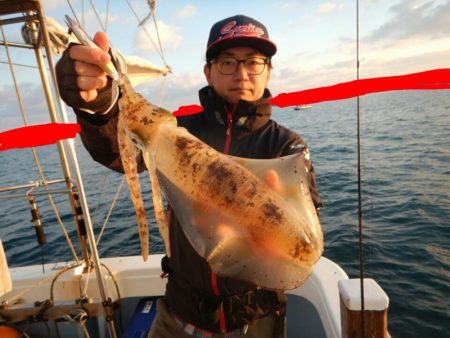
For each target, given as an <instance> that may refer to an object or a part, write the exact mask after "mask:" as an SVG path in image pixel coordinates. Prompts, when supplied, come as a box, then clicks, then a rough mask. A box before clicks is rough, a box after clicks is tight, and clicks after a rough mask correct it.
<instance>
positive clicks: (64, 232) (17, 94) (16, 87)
mask: <svg viewBox="0 0 450 338" xmlns="http://www.w3.org/2000/svg"><path fill="white" fill-rule="evenodd" d="M0 30H1V33H2V38H3V41H4V43H5V51H6V56H7V59H8V64H9V68H10V72H11V76H12V79H13V83H14V89H15V91H16V96H17V100H18V103H19V108H20V113H21V116H22V121H23V124H24V125H25V126H27V125H28V121H27V117H26V113H25V108H24V105H23V101H22V95H21V94H20V91H19V85H18V83H17V79H16V73H15V71H14V67H13V65H12V59H11V55H10V53H9V46H8V42H7V40H6V35H5V32H4V30H3V26H2V25H0ZM31 151H32V153H33V158H34V162H35V164H36V168H37V170H38V172H39V176H40V178H41V180H42V185H43V187H44V189H45V190H46V191H48V186H47V183H46V179H45V177H44V172H43V170H42V168H41V165H40V162H39V159H38V155H37V152H36V148H34V147H32V148H31ZM47 196H48V200H49V203H50V205H51V207H52V209H53V212H54V214H55V217H56V219H57V220H58V223H59V225H60V227H61V230H62V232H63V234H64V236H65V237H66V241H67V243H68V244H69V247H70V249H71V251H72V255H73V257H74V259H75V260H76V261H77V262H78V256H77V254H76V252H75V249H74V247H73V245H72V241H71V240H70V237H69V235H68V233H67V230H66V228H65V226H64V223H63V222H62V220H61V217H60V216H59V212H58V210H57V208H56V205H55V203H54V201H53V198H52V196H51V195H50V194H48V195H47Z"/></svg>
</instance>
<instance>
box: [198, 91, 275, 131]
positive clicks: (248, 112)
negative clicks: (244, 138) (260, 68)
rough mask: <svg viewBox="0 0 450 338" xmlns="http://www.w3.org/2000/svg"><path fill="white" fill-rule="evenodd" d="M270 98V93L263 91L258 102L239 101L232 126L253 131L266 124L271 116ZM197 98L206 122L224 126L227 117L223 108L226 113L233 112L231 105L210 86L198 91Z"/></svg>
mask: <svg viewBox="0 0 450 338" xmlns="http://www.w3.org/2000/svg"><path fill="white" fill-rule="evenodd" d="M271 97H272V95H271V94H270V91H269V90H268V89H265V90H264V94H263V96H262V97H261V98H260V99H259V100H256V101H245V100H240V101H239V103H238V106H237V108H235V109H236V110H235V111H234V113H233V126H235V127H239V128H243V129H244V130H246V131H253V130H256V129H258V128H260V127H262V126H263V125H264V124H266V123H267V121H269V119H270V116H271V114H272V107H271V106H270V104H269V99H270V98H271ZM199 98H200V103H201V105H202V107H203V109H204V114H205V118H206V119H207V120H208V122H209V123H213V124H220V125H225V126H226V125H227V119H228V116H227V111H226V108H225V107H227V108H228V111H233V108H234V107H233V105H231V104H229V103H228V102H226V101H225V100H224V99H223V98H222V97H220V96H218V95H217V94H216V93H215V92H214V90H213V89H212V87H210V86H206V87H204V88H202V89H200V91H199Z"/></svg>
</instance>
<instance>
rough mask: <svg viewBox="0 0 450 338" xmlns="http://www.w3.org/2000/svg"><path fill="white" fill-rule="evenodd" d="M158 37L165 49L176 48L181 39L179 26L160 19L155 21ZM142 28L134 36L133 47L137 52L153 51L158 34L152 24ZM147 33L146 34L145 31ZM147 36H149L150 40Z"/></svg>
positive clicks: (156, 43)
mask: <svg viewBox="0 0 450 338" xmlns="http://www.w3.org/2000/svg"><path fill="white" fill-rule="evenodd" d="M157 26H158V34H159V39H160V40H161V41H162V42H163V43H164V48H165V49H172V50H173V49H177V48H178V46H179V45H180V43H181V41H182V36H181V34H180V30H181V29H180V28H179V27H175V26H169V25H167V24H166V23H164V22H163V21H161V20H158V21H157ZM145 30H146V31H144V30H142V29H141V30H139V31H138V32H137V35H136V38H135V49H136V50H137V51H138V52H155V51H156V50H155V45H156V46H158V34H157V31H156V29H155V27H154V26H153V25H151V26H148V27H146V28H145ZM146 32H147V33H148V34H147V33H146ZM149 36H150V38H151V41H153V43H152V42H151V41H150V39H149Z"/></svg>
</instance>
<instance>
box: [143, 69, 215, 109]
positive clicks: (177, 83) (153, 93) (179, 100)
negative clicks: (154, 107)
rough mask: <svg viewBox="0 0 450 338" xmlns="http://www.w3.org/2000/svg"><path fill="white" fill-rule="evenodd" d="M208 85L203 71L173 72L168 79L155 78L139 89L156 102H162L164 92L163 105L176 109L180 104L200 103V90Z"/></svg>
mask: <svg viewBox="0 0 450 338" xmlns="http://www.w3.org/2000/svg"><path fill="white" fill-rule="evenodd" d="M164 81H166V82H165V83H164ZM206 85H207V82H206V80H205V78H204V76H203V73H201V72H195V73H183V74H176V75H174V74H171V75H168V77H167V78H166V79H164V78H161V79H159V80H158V79H155V80H154V81H150V82H147V83H146V84H143V85H141V86H139V87H138V91H139V92H141V93H142V95H144V96H145V97H146V98H147V99H148V100H150V101H151V102H153V103H155V104H160V103H159V102H160V101H161V94H164V95H163V98H162V103H161V105H162V106H163V107H164V108H166V109H168V110H170V111H175V110H177V109H178V108H179V107H180V106H185V105H191V104H198V91H199V89H200V88H202V87H204V86H206Z"/></svg>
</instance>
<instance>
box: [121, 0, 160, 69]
mask: <svg viewBox="0 0 450 338" xmlns="http://www.w3.org/2000/svg"><path fill="white" fill-rule="evenodd" d="M126 1H127V4H128V7H129V8H130V10H131V12H133V14H134V16H135V17H136V20H137V21H138V23H139V22H141V20H140V19H139V16H138V15H137V13H136V11H135V10H134V8H133V6H132V5H131V4H130V1H129V0H126ZM153 20H154V21H155V22H156V20H155V16H154V15H153ZM141 27H142V29H143V30H144V32H145V34H146V35H147V37H148V39H149V40H150V42H151V43H152V45H153V47H154V48H155V50H156V52H157V53H158V54H159V56H160V57H161V60H162V61H163V62H164V65H165V66H166V67H168V65H167V62H166V60H165V58H164V54H163V53H162V50H159V48H158V47H157V46H156V44H155V42H154V41H153V39H152V37H151V36H150V33H149V32H148V30H147V29H145V27H143V26H141ZM156 27H157V26H156ZM156 35H157V37H158V40H159V31H158V29H157V30H156Z"/></svg>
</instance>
